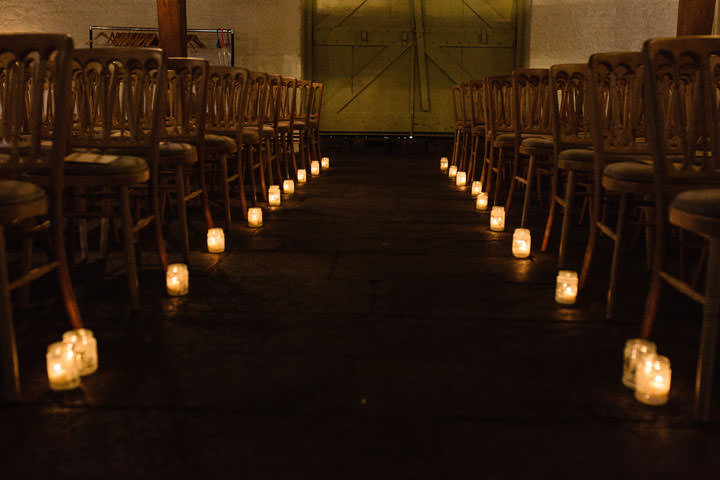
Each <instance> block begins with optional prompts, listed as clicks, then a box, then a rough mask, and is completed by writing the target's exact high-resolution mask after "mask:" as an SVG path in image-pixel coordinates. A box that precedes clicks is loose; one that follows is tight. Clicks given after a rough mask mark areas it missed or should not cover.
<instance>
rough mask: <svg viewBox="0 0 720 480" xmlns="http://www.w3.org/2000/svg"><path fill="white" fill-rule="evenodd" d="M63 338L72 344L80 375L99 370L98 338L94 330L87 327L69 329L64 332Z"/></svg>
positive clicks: (65, 341)
mask: <svg viewBox="0 0 720 480" xmlns="http://www.w3.org/2000/svg"><path fill="white" fill-rule="evenodd" d="M62 340H63V342H64V343H70V344H72V346H73V352H74V354H75V363H77V366H78V373H79V374H80V376H85V375H90V374H91V373H94V372H95V371H96V370H97V368H98V350H97V339H95V336H94V335H93V332H92V330H88V329H87V328H78V329H75V330H69V331H67V332H65V333H63V337H62Z"/></svg>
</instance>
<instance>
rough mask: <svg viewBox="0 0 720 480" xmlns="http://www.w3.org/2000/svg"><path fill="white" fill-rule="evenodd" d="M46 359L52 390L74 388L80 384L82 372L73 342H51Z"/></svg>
mask: <svg viewBox="0 0 720 480" xmlns="http://www.w3.org/2000/svg"><path fill="white" fill-rule="evenodd" d="M45 360H46V366H47V376H48V383H49V384H50V388H51V389H52V390H72V389H73V388H77V387H79V386H80V372H79V370H78V365H77V361H76V359H75V351H74V347H73V344H72V343H68V342H55V343H51V344H50V345H49V346H48V349H47V354H46V355H45Z"/></svg>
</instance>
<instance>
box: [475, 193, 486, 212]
mask: <svg viewBox="0 0 720 480" xmlns="http://www.w3.org/2000/svg"><path fill="white" fill-rule="evenodd" d="M487 207H488V194H487V193H485V192H480V193H479V194H478V196H477V197H475V208H476V209H478V210H487Z"/></svg>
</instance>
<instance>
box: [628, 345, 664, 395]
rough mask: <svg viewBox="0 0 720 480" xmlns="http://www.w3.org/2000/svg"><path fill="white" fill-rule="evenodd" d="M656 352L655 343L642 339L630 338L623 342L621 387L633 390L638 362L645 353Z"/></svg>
mask: <svg viewBox="0 0 720 480" xmlns="http://www.w3.org/2000/svg"><path fill="white" fill-rule="evenodd" d="M656 352H657V345H655V342H651V341H650V340H645V339H644V338H631V339H630V340H628V341H627V342H625V349H624V350H623V376H622V382H623V385H625V386H626V387H628V388H635V372H636V370H637V364H638V360H639V359H640V357H641V356H642V355H645V354H646V353H656Z"/></svg>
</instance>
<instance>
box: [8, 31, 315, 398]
mask: <svg viewBox="0 0 720 480" xmlns="http://www.w3.org/2000/svg"><path fill="white" fill-rule="evenodd" d="M322 92H323V85H322V84H319V83H313V82H310V81H305V80H298V79H294V78H288V77H283V76H279V75H270V74H267V73H263V72H252V71H249V70H247V69H243V68H234V67H210V66H209V65H208V63H207V61H205V60H202V59H193V58H167V57H166V56H165V54H164V53H163V51H162V50H160V49H148V48H102V49H74V48H73V42H72V39H70V38H69V37H68V36H66V35H60V34H3V35H0V222H1V223H0V295H1V301H0V306H1V307H2V318H1V319H0V342H1V343H0V352H1V353H0V355H2V358H1V359H0V364H1V365H2V372H1V373H2V378H3V393H4V396H5V398H7V399H11V400H12V399H16V398H18V396H19V392H20V386H19V371H18V359H17V348H16V344H15V333H14V324H13V320H12V318H13V316H12V302H11V292H13V291H15V290H17V291H18V292H17V295H18V299H19V301H20V302H22V303H25V302H27V300H28V297H29V284H30V282H32V281H34V280H36V279H38V278H40V277H41V276H43V275H45V274H46V273H48V272H51V271H54V270H57V272H58V277H59V284H60V291H61V293H62V297H63V300H64V304H65V307H66V310H67V314H68V317H69V320H70V323H71V324H72V326H73V327H74V328H80V327H82V318H81V314H80V309H79V308H78V305H77V300H76V297H75V294H74V291H73V287H72V283H71V280H70V265H72V264H73V256H74V255H75V253H76V252H78V251H79V252H80V255H81V256H84V257H86V256H87V255H88V238H89V235H88V225H91V224H97V225H98V226H99V235H98V239H99V245H100V248H99V250H100V252H101V254H102V256H104V255H105V252H106V250H107V246H108V243H109V239H110V238H111V237H112V232H113V231H114V232H115V233H116V236H117V237H119V238H120V239H121V243H122V246H123V251H124V254H125V261H126V265H127V278H128V287H129V293H130V303H131V305H132V307H133V308H139V306H140V299H139V284H138V283H139V282H138V265H137V258H136V244H137V243H138V241H139V239H138V235H139V233H140V231H141V230H143V229H144V228H145V227H152V230H153V233H154V235H153V238H154V244H155V249H156V251H157V255H158V258H159V263H160V265H161V267H162V269H161V270H162V272H160V273H161V274H162V275H158V277H157V278H158V281H162V282H163V285H164V281H165V272H166V271H167V268H168V260H167V252H166V245H165V237H164V236H163V229H164V228H165V226H166V223H167V219H168V217H169V212H170V210H173V211H174V213H175V216H176V220H177V222H176V223H177V225H178V228H179V231H180V235H179V240H180V243H181V245H180V248H179V250H180V251H181V252H182V255H183V257H184V259H185V262H186V263H187V264H188V265H190V236H189V231H188V230H189V229H188V218H187V216H188V212H187V205H188V202H191V201H193V200H196V199H197V200H198V201H199V203H200V205H201V207H202V208H201V210H202V214H203V216H204V220H205V223H206V224H207V227H208V228H210V227H213V226H214V221H213V215H212V209H211V201H212V200H213V198H212V197H214V194H215V193H216V192H217V193H218V195H217V197H218V198H219V202H218V203H219V204H220V205H221V208H222V211H223V217H224V223H225V228H226V229H229V228H230V226H231V222H232V215H231V197H237V196H239V199H240V203H241V205H242V211H243V215H244V216H247V208H248V207H247V206H248V203H252V204H253V205H255V204H257V203H258V202H260V201H264V200H266V198H267V186H268V184H272V183H275V182H276V181H277V182H278V183H280V182H281V181H282V180H283V179H295V178H296V175H297V171H298V170H299V169H301V168H306V169H307V168H308V167H309V165H310V163H311V161H313V160H318V161H319V159H320V148H319V137H318V134H319V120H320V119H319V112H320V108H321V102H322ZM246 181H247V183H248V184H249V185H250V186H251V189H252V195H248V198H246V192H245V185H246ZM234 186H235V187H236V188H234V189H233V187H234ZM93 219H95V221H94V222H93ZM113 227H114V228H113ZM7 231H11V233H12V234H13V235H11V236H10V237H7V236H6V232H7ZM43 232H49V241H48V242H46V245H48V246H49V247H48V251H47V255H46V257H47V258H48V259H50V260H49V261H48V262H47V263H45V264H43V265H40V266H34V267H33V263H37V262H36V261H35V262H34V261H33V260H37V258H36V257H37V256H38V255H35V254H34V252H33V246H34V243H35V242H34V237H35V236H37V235H38V234H41V233H43ZM8 238H9V239H10V246H17V247H18V248H17V249H15V250H17V252H18V253H16V254H12V255H11V253H13V252H11V251H10V250H12V249H10V250H9V249H8V245H6V240H7V239H8ZM66 239H69V240H68V241H66ZM77 239H79V240H77ZM76 243H77V244H79V245H76ZM10 267H13V268H10Z"/></svg>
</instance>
